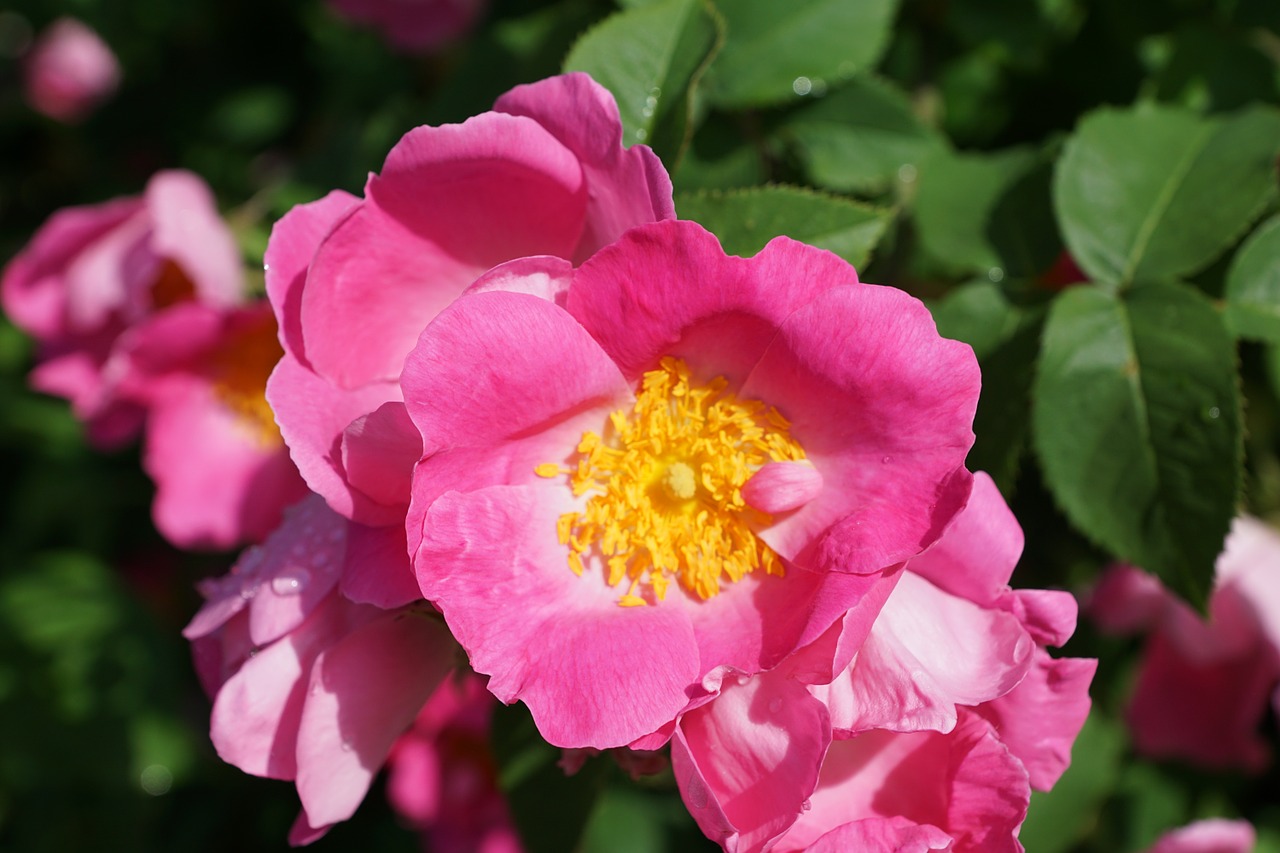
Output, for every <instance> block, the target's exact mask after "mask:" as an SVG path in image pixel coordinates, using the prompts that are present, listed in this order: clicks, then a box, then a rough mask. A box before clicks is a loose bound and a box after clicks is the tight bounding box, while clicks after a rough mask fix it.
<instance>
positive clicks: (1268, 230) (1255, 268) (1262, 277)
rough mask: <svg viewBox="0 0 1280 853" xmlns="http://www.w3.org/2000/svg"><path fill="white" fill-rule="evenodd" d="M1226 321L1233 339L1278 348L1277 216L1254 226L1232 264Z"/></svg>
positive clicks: (1279, 246) (1279, 270)
mask: <svg viewBox="0 0 1280 853" xmlns="http://www.w3.org/2000/svg"><path fill="white" fill-rule="evenodd" d="M1226 317H1227V325H1228V326H1229V327H1230V328H1231V330H1232V331H1233V332H1235V333H1236V335H1238V336H1240V337H1246V338H1252V339H1256V340H1262V341H1269V342H1271V343H1275V344H1280V216H1273V217H1271V218H1270V219H1268V220H1267V221H1266V222H1264V223H1262V225H1260V226H1258V230H1256V231H1254V232H1253V234H1252V235H1251V236H1250V237H1249V239H1248V240H1246V241H1245V243H1244V245H1243V246H1241V247H1240V251H1239V253H1238V254H1237V255H1236V256H1235V258H1234V259H1233V260H1232V262H1231V269H1230V270H1228V271H1227V290H1226Z"/></svg>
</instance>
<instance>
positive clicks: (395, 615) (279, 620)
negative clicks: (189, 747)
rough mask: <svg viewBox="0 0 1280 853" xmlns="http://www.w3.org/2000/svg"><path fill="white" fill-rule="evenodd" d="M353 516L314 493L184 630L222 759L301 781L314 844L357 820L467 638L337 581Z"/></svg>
mask: <svg viewBox="0 0 1280 853" xmlns="http://www.w3.org/2000/svg"><path fill="white" fill-rule="evenodd" d="M351 527H353V525H352V524H351V523H350V522H348V521H347V520H346V519H344V518H342V517H341V516H339V515H337V514H336V513H334V512H333V511H332V510H330V509H329V508H328V507H326V506H325V505H324V502H323V501H322V500H320V499H319V498H318V497H315V496H312V497H310V498H307V499H306V500H305V501H304V502H302V503H301V504H299V505H298V506H297V507H296V508H295V509H293V510H291V511H290V512H289V513H288V514H287V517H286V519H285V521H284V523H283V524H282V525H281V527H280V528H279V529H278V530H277V531H276V532H274V533H273V534H272V535H271V536H270V537H268V538H267V540H266V541H265V542H264V543H263V544H262V545H261V546H254V547H252V548H250V549H248V550H247V551H245V552H244V554H243V555H242V556H241V558H240V560H239V562H237V564H236V566H235V567H234V568H233V569H232V570H231V573H230V574H229V575H227V576H226V577H224V578H218V579H211V580H208V581H205V582H204V583H203V584H202V585H201V592H202V593H203V594H204V596H205V598H206V599H207V601H206V603H205V606H204V607H203V608H202V609H201V610H200V612H199V613H197V614H196V616H195V617H194V618H193V619H192V620H191V623H190V624H189V625H188V626H187V627H186V629H185V630H184V632H183V633H184V635H185V636H186V637H187V638H188V639H190V640H191V641H192V647H193V654H194V657H195V662H196V669H197V671H198V672H199V674H200V678H201V682H202V683H203V684H204V685H205V688H206V690H208V691H209V692H210V694H212V695H214V697H215V698H214V703H213V717H212V720H211V723H210V730H211V731H210V734H211V737H212V739H213V744H214V747H215V748H216V749H217V751H218V755H219V756H221V757H222V759H223V760H224V761H227V762H229V763H231V764H234V765H235V766H237V767H239V768H240V769H241V770H243V771H245V772H246V773H252V774H254V775H256V776H266V777H269V778H272V779H292V780H295V783H296V785H297V788H298V795H299V797H300V798H301V800H302V809H303V810H302V813H301V814H300V815H299V817H298V820H297V822H296V823H295V824H294V827H293V831H292V832H291V833H290V841H292V842H293V843H295V844H305V843H309V842H310V841H313V840H315V839H316V838H319V837H320V836H321V835H323V834H324V833H325V831H327V829H328V827H329V826H331V825H332V824H334V823H337V822H338V821H342V820H346V819H347V818H349V817H350V816H351V815H352V814H353V813H354V812H355V810H356V807H357V806H359V804H360V802H361V800H363V799H364V795H365V793H366V792H367V791H368V789H369V785H370V783H371V782H372V781H373V777H374V774H376V773H377V771H378V769H379V768H380V767H381V766H382V764H383V762H384V761H385V760H386V758H387V755H388V753H389V752H390V751H391V747H392V744H393V743H394V742H395V740H396V738H398V737H399V736H400V735H401V734H402V733H403V732H404V731H405V729H406V728H408V727H409V725H410V724H411V723H412V722H413V720H414V718H415V717H416V716H417V714H418V712H419V710H420V709H421V708H422V706H423V704H424V703H425V702H426V701H427V699H428V697H430V696H431V694H432V692H433V691H435V689H436V687H437V686H438V685H439V684H440V683H441V682H442V681H444V679H445V678H446V677H447V675H448V674H449V672H450V671H451V670H452V668H453V666H454V664H455V661H456V655H457V645H456V644H455V643H454V642H453V640H452V639H451V638H450V637H449V632H448V631H447V630H446V629H445V627H444V625H443V623H442V622H441V621H440V619H439V617H438V615H436V614H435V613H434V612H433V611H432V610H431V608H430V607H427V606H425V605H416V606H408V607H402V608H398V609H395V610H382V609H379V608H377V607H371V606H368V605H362V604H354V603H352V602H350V601H348V600H347V599H346V598H344V597H343V596H342V595H341V594H340V593H339V592H338V589H337V586H338V581H339V578H340V577H341V575H342V573H343V572H344V571H346V569H347V567H348V566H349V565H350V563H351V561H352V560H353V559H358V557H353V555H352V553H351V552H350V551H349V550H348V538H349V532H350V529H351Z"/></svg>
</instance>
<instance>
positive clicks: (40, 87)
mask: <svg viewBox="0 0 1280 853" xmlns="http://www.w3.org/2000/svg"><path fill="white" fill-rule="evenodd" d="M23 72H24V73H23V77H24V82H25V84H26V96H27V102H28V103H30V104H31V106H32V108H34V109H35V110H37V111H39V112H41V113H44V114H45V115H47V116H48V117H49V118H52V119H57V120H58V121H62V122H76V121H80V120H81V119H83V118H84V117H85V116H87V115H88V114H89V113H90V112H92V111H93V109H94V108H95V107H97V106H98V104H100V103H102V102H103V101H105V100H106V99H107V98H109V97H111V95H112V93H114V92H115V90H116V87H117V86H119V85H120V63H118V62H117V61H116V56H115V54H114V53H112V52H111V48H110V47H108V46H107V43H106V42H104V41H103V40H102V38H101V37H100V36H99V35H98V34H97V33H95V32H94V31H93V30H91V29H89V28H88V27H87V26H85V25H84V24H83V23H81V22H80V21H77V20H76V19H74V18H59V19H58V20H56V21H54V22H53V23H52V24H50V25H49V27H48V29H46V30H45V31H44V32H43V33H41V34H40V37H39V39H37V40H36V44H35V47H33V48H32V50H31V53H30V55H29V56H27V58H26V62H25V66H24V68H23Z"/></svg>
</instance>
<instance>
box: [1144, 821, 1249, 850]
mask: <svg viewBox="0 0 1280 853" xmlns="http://www.w3.org/2000/svg"><path fill="white" fill-rule="evenodd" d="M1256 841H1257V837H1256V834H1255V833H1254V831H1253V825H1252V824H1250V823H1249V822H1248V821H1247V820H1224V819H1222V818H1213V819H1209V820H1198V821H1196V822H1195V823H1190V824H1188V825H1186V826H1184V827H1182V828H1180V829H1175V830H1172V831H1170V832H1166V833H1165V834H1164V835H1162V836H1160V837H1159V838H1158V839H1157V840H1156V843H1155V844H1153V845H1152V846H1151V847H1150V849H1148V850H1147V853H1250V851H1251V850H1253V845H1254V843H1255V842H1256Z"/></svg>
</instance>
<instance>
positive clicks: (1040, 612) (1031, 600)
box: [996, 589, 1079, 646]
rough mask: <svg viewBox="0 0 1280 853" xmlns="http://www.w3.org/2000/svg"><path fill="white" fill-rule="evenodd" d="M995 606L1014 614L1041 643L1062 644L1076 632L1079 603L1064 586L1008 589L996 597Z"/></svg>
mask: <svg viewBox="0 0 1280 853" xmlns="http://www.w3.org/2000/svg"><path fill="white" fill-rule="evenodd" d="M996 606H997V607H999V608H1000V609H1001V610H1007V611H1008V612H1010V613H1012V614H1013V615H1014V616H1016V617H1017V618H1018V621H1019V622H1021V623H1022V626H1023V627H1024V628H1026V629H1027V633H1029V634H1030V635H1031V638H1032V639H1034V640H1035V641H1036V642H1037V643H1040V644H1041V645H1045V646H1061V645H1062V644H1063V643H1065V642H1066V641H1067V640H1069V639H1070V638H1071V635H1072V634H1074V633H1075V632H1076V615H1077V612H1078V610H1079V606H1078V605H1077V604H1076V598H1075V596H1074V595H1072V594H1071V593H1069V592H1066V591H1064V590H1059V589H1013V590H1008V591H1007V592H1005V593H1004V594H1003V595H1001V596H1000V597H999V598H998V599H997V600H996Z"/></svg>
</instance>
